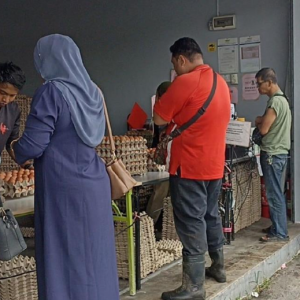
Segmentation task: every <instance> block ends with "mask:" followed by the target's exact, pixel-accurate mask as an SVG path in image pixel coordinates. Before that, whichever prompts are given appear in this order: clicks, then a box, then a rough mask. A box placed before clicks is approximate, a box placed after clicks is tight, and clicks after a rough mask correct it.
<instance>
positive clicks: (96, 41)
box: [0, 0, 290, 134]
mask: <svg viewBox="0 0 300 300" xmlns="http://www.w3.org/2000/svg"><path fill="white" fill-rule="evenodd" d="M76 2H77V3H76ZM289 2H290V1H289V0H263V1H261V0H238V1H237V0H220V13H221V14H223V15H224V14H236V16H237V29H236V30H228V31H215V32H211V31H208V29H207V22H208V20H209V19H210V18H211V17H213V16H215V15H216V1H215V0H151V1H150V0H130V1H124V0H109V1H99V0H98V1H96V0H91V1H70V0H64V1H62V0H51V1H43V0H39V1H38V0H30V1H1V3H0V20H1V29H0V61H6V60H13V61H14V62H15V63H17V64H19V65H20V66H21V67H22V68H23V69H24V70H25V72H26V74H27V78H28V83H27V84H26V87H25V88H24V93H26V94H28V95H32V94H33V93H34V91H35V89H36V88H37V87H38V85H39V84H40V80H39V78H38V76H37V75H36V73H35V70H34V67H33V60H32V52H33V49H34V46H35V44H36V42H37V40H38V39H39V38H40V37H41V36H44V35H46V34H50V33H63V34H67V35H70V36H71V37H73V38H74V40H75V41H76V42H77V44H78V45H79V47H80V49H81V51H82V55H83V58H84V61H85V64H86V67H87V69H88V70H89V72H90V74H91V76H92V78H93V79H94V81H95V82H96V83H98V84H99V86H100V87H101V88H102V89H103V90H104V93H105V95H106V98H107V102H108V103H107V104H108V109H109V112H110V114H111V120H112V123H113V130H114V132H115V134H122V133H124V132H125V128H126V116H127V114H128V113H129V112H130V110H131V108H132V106H133V104H134V102H135V101H137V102H139V103H140V104H141V106H142V107H143V108H144V109H145V110H146V111H147V113H148V114H149V115H150V97H151V95H153V94H154V92H155V89H156V87H157V85H158V84H159V83H160V82H161V81H163V80H168V79H169V77H170V69H171V63H170V53H169V47H170V46H171V45H172V44H173V42H174V41H175V40H177V39H178V38H180V37H183V36H190V37H193V38H195V39H196V40H197V41H198V42H199V44H200V46H201V48H202V49H203V52H204V55H205V61H206V62H207V63H209V64H211V65H212V66H213V67H214V68H215V69H217V52H215V53H208V52H207V45H208V43H211V42H217V39H219V38H227V37H241V36H248V35H260V36H261V40H262V43H261V47H262V66H270V67H273V68H274V69H275V70H276V71H277V73H278V76H279V82H280V84H281V86H284V83H285V77H286V69H287V61H288V22H289ZM240 82H241V77H240ZM264 107H265V100H263V101H256V102H253V101H250V102H246V101H243V100H241V99H240V102H239V105H238V112H239V115H240V116H244V117H246V119H249V120H254V118H255V116H256V115H258V114H261V113H262V112H263V110H264Z"/></svg>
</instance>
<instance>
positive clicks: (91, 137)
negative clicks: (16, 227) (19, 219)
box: [13, 34, 119, 300]
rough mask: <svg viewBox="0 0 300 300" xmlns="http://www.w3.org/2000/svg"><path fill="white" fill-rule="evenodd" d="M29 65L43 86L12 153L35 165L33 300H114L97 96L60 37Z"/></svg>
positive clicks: (41, 44)
mask: <svg viewBox="0 0 300 300" xmlns="http://www.w3.org/2000/svg"><path fill="white" fill-rule="evenodd" d="M34 62H35V66H36V69H37V71H38V73H39V74H40V75H41V77H42V78H43V79H44V80H45V82H44V84H43V85H42V86H41V87H40V88H39V89H38V90H37V91H36V93H35V95H34V97H33V101H32V106H31V111H30V114H29V117H28V119H27V123H26V128H25V131H24V134H23V136H22V137H21V138H20V140H19V141H18V142H16V143H15V144H14V145H13V149H14V152H15V156H16V160H17V162H18V163H20V164H22V163H24V162H25V161H27V160H28V159H34V167H35V236H36V238H35V239H36V241H35V242H36V262H37V277H38V289H39V299H41V300H108V299H109V300H118V299H119V292H118V289H119V288H118V276H117V269H116V252H115V241H114V228H113V220H112V210H111V199H110V194H111V191H110V182H109V178H108V175H107V173H106V169H105V166H104V164H103V162H102V160H101V159H100V158H99V157H98V156H97V155H96V152H95V150H94V147H95V146H97V145H98V144H99V143H100V142H101V140H102V138H103V135H104V131H105V117H104V111H103V99H102V96H101V93H100V92H99V90H98V88H97V86H96V85H95V84H94V83H93V82H92V80H91V79H90V76H89V75H88V73H87V71H86V69H85V67H84V65H83V62H82V59H81V55H80V51H79V49H78V47H77V46H76V44H75V43H74V41H73V40H72V39H71V38H69V37H67V36H63V35H59V34H54V35H49V36H46V37H44V38H41V39H40V40H39V41H38V43H37V45H36V48H35V50H34Z"/></svg>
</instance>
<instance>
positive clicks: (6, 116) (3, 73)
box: [0, 62, 26, 163]
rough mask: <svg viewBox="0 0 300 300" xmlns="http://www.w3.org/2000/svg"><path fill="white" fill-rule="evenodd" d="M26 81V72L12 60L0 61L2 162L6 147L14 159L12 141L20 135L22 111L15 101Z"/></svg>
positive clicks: (0, 146) (0, 150)
mask: <svg viewBox="0 0 300 300" xmlns="http://www.w3.org/2000/svg"><path fill="white" fill-rule="evenodd" d="M25 82H26V79H25V74H24V72H23V71H22V70H21V69H20V68H19V67H18V66H16V65H14V64H13V63H12V62H7V63H0V163H1V153H2V151H3V150H4V147H6V150H7V152H8V153H9V155H10V156H11V157H12V158H13V159H14V156H13V153H12V151H11V148H10V143H11V142H12V141H13V140H15V139H17V138H18V137H19V128H20V116H21V111H20V109H19V107H18V105H17V103H15V102H14V100H15V99H16V96H17V95H18V93H19V91H20V90H21V89H22V88H23V86H24V84H25Z"/></svg>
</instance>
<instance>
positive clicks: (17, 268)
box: [0, 255, 38, 300]
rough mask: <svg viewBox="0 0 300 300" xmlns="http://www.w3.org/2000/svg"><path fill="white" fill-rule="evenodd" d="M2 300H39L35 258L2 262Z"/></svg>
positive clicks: (0, 266)
mask: <svg viewBox="0 0 300 300" xmlns="http://www.w3.org/2000/svg"><path fill="white" fill-rule="evenodd" d="M0 299H5V300H21V299H22V300H37V299H38V292H37V279H36V264H35V260H34V258H33V257H32V258H29V257H27V256H26V257H24V256H21V255H20V256H18V257H15V258H13V259H12V260H10V261H7V262H3V261H0Z"/></svg>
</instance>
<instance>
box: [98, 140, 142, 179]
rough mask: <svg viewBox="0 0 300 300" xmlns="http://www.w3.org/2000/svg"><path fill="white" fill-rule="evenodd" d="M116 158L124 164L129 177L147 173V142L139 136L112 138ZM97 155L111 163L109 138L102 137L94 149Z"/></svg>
mask: <svg viewBox="0 0 300 300" xmlns="http://www.w3.org/2000/svg"><path fill="white" fill-rule="evenodd" d="M113 138H114V142H115V146H116V156H117V158H120V159H121V160H122V162H123V163H124V165H125V167H126V169H127V170H128V171H129V172H130V174H131V175H143V174H146V173H147V146H146V143H147V141H146V140H145V139H144V138H143V137H141V136H130V137H129V136H114V137H113ZM96 151H97V154H98V155H99V156H100V157H102V158H103V159H104V160H105V161H106V162H110V161H111V157H112V154H111V146H110V142H109V138H108V137H107V136H106V137H104V139H103V141H102V143H101V144H100V145H98V146H97V147H96Z"/></svg>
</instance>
